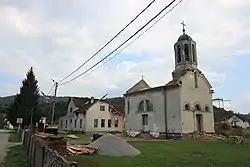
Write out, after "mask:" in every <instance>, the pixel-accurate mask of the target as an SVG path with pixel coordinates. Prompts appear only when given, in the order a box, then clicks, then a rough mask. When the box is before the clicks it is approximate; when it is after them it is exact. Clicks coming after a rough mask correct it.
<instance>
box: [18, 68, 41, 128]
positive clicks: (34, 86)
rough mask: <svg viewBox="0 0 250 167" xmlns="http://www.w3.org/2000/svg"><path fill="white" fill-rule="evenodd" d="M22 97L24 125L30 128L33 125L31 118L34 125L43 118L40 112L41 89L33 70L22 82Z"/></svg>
mask: <svg viewBox="0 0 250 167" xmlns="http://www.w3.org/2000/svg"><path fill="white" fill-rule="evenodd" d="M20 96H21V106H22V108H21V112H22V114H21V116H22V117H23V125H24V126H28V125H30V124H31V117H32V118H33V119H32V120H33V121H32V122H33V125H34V124H35V123H36V122H38V121H39V119H40V118H41V116H42V115H41V112H40V110H39V97H40V95H39V88H38V81H37V80H36V77H35V74H34V71H33V68H32V67H31V68H30V70H29V71H28V72H27V74H26V78H25V79H24V80H23V81H22V86H21V88H20Z"/></svg>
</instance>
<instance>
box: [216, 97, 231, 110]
mask: <svg viewBox="0 0 250 167" xmlns="http://www.w3.org/2000/svg"><path fill="white" fill-rule="evenodd" d="M212 101H218V104H219V108H221V105H220V104H221V103H222V108H223V109H224V102H225V101H231V100H224V99H223V98H215V99H213V100H212Z"/></svg>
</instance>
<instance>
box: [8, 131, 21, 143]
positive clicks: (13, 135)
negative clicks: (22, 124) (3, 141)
mask: <svg viewBox="0 0 250 167" xmlns="http://www.w3.org/2000/svg"><path fill="white" fill-rule="evenodd" d="M21 141H22V140H21V138H20V137H19V136H18V135H17V134H16V133H10V136H9V142H13V143H14V142H21Z"/></svg>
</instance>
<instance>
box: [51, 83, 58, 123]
mask: <svg viewBox="0 0 250 167" xmlns="http://www.w3.org/2000/svg"><path fill="white" fill-rule="evenodd" d="M52 81H53V82H54V83H55V94H54V101H53V108H52V115H51V125H52V126H53V125H54V115H55V107H56V93H57V88H58V82H56V81H55V80H52Z"/></svg>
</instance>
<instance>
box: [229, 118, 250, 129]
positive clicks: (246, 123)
mask: <svg viewBox="0 0 250 167" xmlns="http://www.w3.org/2000/svg"><path fill="white" fill-rule="evenodd" d="M234 119H236V120H237V122H236V126H239V127H242V128H244V129H246V128H248V127H249V123H248V122H244V121H243V120H242V119H240V118H238V117H237V116H235V115H234V116H232V117H230V118H229V119H228V121H227V122H228V124H229V125H231V126H233V125H234V123H233V122H234Z"/></svg>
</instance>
